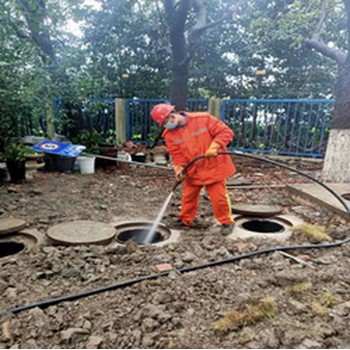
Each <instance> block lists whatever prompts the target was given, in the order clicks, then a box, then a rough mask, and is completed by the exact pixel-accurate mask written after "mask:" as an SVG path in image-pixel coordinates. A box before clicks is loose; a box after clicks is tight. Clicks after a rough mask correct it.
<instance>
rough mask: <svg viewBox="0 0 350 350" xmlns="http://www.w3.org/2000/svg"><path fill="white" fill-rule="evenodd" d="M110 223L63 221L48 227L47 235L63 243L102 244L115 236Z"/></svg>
mask: <svg viewBox="0 0 350 350" xmlns="http://www.w3.org/2000/svg"><path fill="white" fill-rule="evenodd" d="M115 234H116V230H115V228H114V227H113V226H112V225H110V224H105V223H103V222H96V221H83V220H82V221H71V222H63V223H61V224H58V225H55V226H53V227H51V228H49V229H48V231H47V236H48V237H49V238H50V239H52V240H53V241H55V242H58V243H63V244H103V243H108V242H109V241H111V240H112V238H113V237H114V236H115Z"/></svg>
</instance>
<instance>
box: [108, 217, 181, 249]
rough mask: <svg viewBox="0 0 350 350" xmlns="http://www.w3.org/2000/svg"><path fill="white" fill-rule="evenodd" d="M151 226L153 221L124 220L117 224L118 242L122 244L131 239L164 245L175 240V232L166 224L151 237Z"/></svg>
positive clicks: (159, 227) (140, 242)
mask: <svg viewBox="0 0 350 350" xmlns="http://www.w3.org/2000/svg"><path fill="white" fill-rule="evenodd" d="M151 227H152V222H144V221H142V222H132V221H130V222H123V223H120V224H118V225H116V226H115V228H116V236H115V239H116V241H117V242H118V243H121V244H123V243H126V242H127V241H130V240H131V241H133V242H135V243H136V244H140V245H145V244H157V245H163V244H167V243H170V242H171V241H174V234H175V232H172V231H171V230H170V229H168V228H167V227H166V226H165V225H164V224H160V225H159V226H158V228H157V230H156V231H155V233H154V234H153V235H152V236H151V237H149V231H150V229H151ZM175 235H177V234H175ZM146 237H147V239H146Z"/></svg>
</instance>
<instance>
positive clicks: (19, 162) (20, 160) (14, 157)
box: [4, 143, 27, 183]
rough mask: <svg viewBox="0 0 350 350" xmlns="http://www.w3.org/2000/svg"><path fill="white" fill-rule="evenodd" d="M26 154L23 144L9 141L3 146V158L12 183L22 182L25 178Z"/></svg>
mask: <svg viewBox="0 0 350 350" xmlns="http://www.w3.org/2000/svg"><path fill="white" fill-rule="evenodd" d="M26 154H27V149H26V147H25V146H24V145H23V144H17V143H10V144H8V145H7V147H6V148H5V152H4V160H5V162H6V166H7V169H8V171H9V173H10V181H11V182H13V183H22V182H24V181H25V179H26Z"/></svg>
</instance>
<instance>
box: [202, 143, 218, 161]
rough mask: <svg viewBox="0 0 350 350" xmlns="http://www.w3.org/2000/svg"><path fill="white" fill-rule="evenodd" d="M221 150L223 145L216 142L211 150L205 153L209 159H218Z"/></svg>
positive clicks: (211, 145)
mask: <svg viewBox="0 0 350 350" xmlns="http://www.w3.org/2000/svg"><path fill="white" fill-rule="evenodd" d="M220 148H221V145H220V144H219V143H217V142H215V141H213V142H212V143H211V144H210V146H209V148H208V149H207V150H206V152H205V156H206V157H207V158H211V157H216V156H217V155H218V151H219V149H220Z"/></svg>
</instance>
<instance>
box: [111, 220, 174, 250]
mask: <svg viewBox="0 0 350 350" xmlns="http://www.w3.org/2000/svg"><path fill="white" fill-rule="evenodd" d="M152 225H153V222H152V221H146V220H142V221H132V220H129V221H122V222H117V223H115V224H114V227H115V229H116V233H115V239H114V241H115V243H116V244H117V245H120V246H125V244H126V241H125V242H121V241H119V240H118V235H120V234H121V233H123V232H125V231H126V230H128V229H130V230H137V229H145V228H150V227H152ZM157 232H159V233H160V234H161V236H162V237H163V238H164V239H163V240H162V241H159V242H156V243H150V244H138V246H139V247H140V248H142V247H147V246H148V247H149V246H152V247H162V246H165V245H168V244H170V243H174V242H177V241H178V239H179V238H180V231H177V230H173V229H170V228H168V227H167V226H166V225H165V224H164V223H160V224H159V226H158V229H157ZM136 244H137V243H136Z"/></svg>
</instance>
